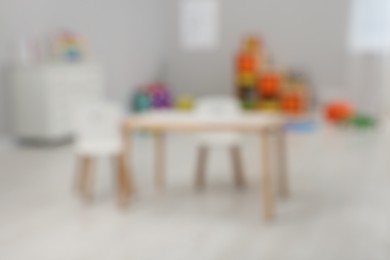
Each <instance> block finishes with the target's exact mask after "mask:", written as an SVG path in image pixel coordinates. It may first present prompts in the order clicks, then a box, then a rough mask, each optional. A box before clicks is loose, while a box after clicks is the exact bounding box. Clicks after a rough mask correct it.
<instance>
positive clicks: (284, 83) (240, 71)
mask: <svg viewBox="0 0 390 260" xmlns="http://www.w3.org/2000/svg"><path fill="white" fill-rule="evenodd" d="M306 82H307V81H306V80H305V79H304V77H302V76H298V75H297V74H294V73H283V72H281V71H278V70H277V69H275V68H273V66H272V65H271V63H270V62H269V59H267V55H266V51H265V48H264V47H263V44H262V41H261V40H258V39H257V38H256V37H254V36H250V37H248V38H247V39H246V40H245V41H244V43H243V45H242V47H241V49H240V51H239V53H238V55H237V59H236V85H237V89H236V95H237V96H238V97H239V99H240V100H241V104H242V107H243V108H244V109H247V110H257V109H260V110H268V111H277V112H282V113H285V114H288V115H291V116H302V115H304V114H305V113H306V112H307V111H308V108H309V106H308V104H309V102H308V99H309V95H308V87H307V83H306Z"/></svg>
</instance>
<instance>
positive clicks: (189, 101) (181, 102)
mask: <svg viewBox="0 0 390 260" xmlns="http://www.w3.org/2000/svg"><path fill="white" fill-rule="evenodd" d="M194 104H195V102H194V99H193V98H192V97H191V96H180V97H178V98H177V99H176V105H175V106H176V108H177V109H179V110H183V111H188V110H191V109H193V107H194Z"/></svg>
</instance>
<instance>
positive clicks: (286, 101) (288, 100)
mask: <svg viewBox="0 0 390 260" xmlns="http://www.w3.org/2000/svg"><path fill="white" fill-rule="evenodd" d="M281 103H282V109H283V111H284V112H285V113H287V114H295V115H297V114H301V113H303V112H304V110H305V102H304V97H303V96H302V95H301V94H299V93H290V94H286V95H284V96H283V97H282V101H281Z"/></svg>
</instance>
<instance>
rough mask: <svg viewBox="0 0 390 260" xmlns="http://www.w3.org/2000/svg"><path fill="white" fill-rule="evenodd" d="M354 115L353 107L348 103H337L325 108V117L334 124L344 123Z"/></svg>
mask: <svg viewBox="0 0 390 260" xmlns="http://www.w3.org/2000/svg"><path fill="white" fill-rule="evenodd" d="M353 115H354V109H353V108H352V105H351V104H349V103H348V102H346V101H335V102H332V103H329V104H327V105H326V106H325V117H326V119H327V120H328V121H330V122H333V123H343V122H347V120H349V119H351V118H352V116H353Z"/></svg>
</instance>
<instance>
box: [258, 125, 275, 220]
mask: <svg viewBox="0 0 390 260" xmlns="http://www.w3.org/2000/svg"><path fill="white" fill-rule="evenodd" d="M269 134H270V132H269V130H268V129H264V130H263V131H262V132H261V147H262V149H261V150H262V157H263V158H262V160H261V161H262V166H263V170H262V173H261V180H260V181H261V193H262V194H261V195H262V201H263V216H264V219H265V220H271V219H272V218H273V216H274V201H273V189H272V177H271V167H270V166H271V162H270V159H271V158H270V146H269V138H268V137H269Z"/></svg>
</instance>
